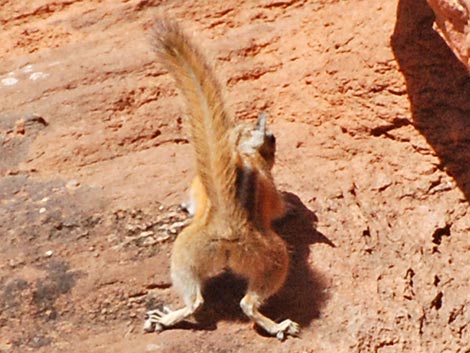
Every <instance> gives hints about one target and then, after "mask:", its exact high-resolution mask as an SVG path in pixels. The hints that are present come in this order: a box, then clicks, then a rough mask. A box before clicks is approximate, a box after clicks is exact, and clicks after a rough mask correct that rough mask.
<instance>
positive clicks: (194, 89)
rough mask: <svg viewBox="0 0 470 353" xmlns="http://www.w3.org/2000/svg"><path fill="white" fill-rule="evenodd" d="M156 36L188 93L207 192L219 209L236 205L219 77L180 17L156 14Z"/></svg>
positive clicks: (230, 123) (158, 48)
mask: <svg viewBox="0 0 470 353" xmlns="http://www.w3.org/2000/svg"><path fill="white" fill-rule="evenodd" d="M152 40H153V46H154V49H155V51H156V52H157V54H158V56H159V58H160V59H161V60H162V62H163V64H164V65H165V66H166V68H167V69H168V71H169V72H170V73H171V74H172V75H173V77H174V79H175V80H176V83H177V85H178V88H179V89H180V91H181V92H182V93H183V96H184V98H185V99H186V103H187V105H188V114H189V127H190V129H189V133H190V140H191V142H192V145H193V146H194V149H195V154H196V167H197V172H198V175H199V177H200V179H201V182H202V184H203V186H204V188H205V190H206V192H207V195H208V198H209V200H210V202H211V204H212V206H213V207H214V208H215V209H217V210H225V211H229V212H230V211H234V210H235V209H234V208H233V206H234V202H236V200H235V192H236V191H235V183H236V174H237V165H236V160H235V158H236V156H235V154H234V153H233V151H232V147H231V144H230V141H229V140H230V132H231V130H232V129H233V124H234V123H233V120H232V119H231V118H230V117H229V116H228V115H227V112H226V110H225V107H224V104H223V97H222V93H221V89H220V86H219V82H218V81H217V79H216V78H215V75H214V73H213V71H212V68H211V67H209V65H208V64H207V62H206V60H205V59H204V57H203V56H202V55H201V53H200V52H199V50H198V49H197V48H196V47H195V46H194V45H193V44H192V43H191V40H190V39H189V38H188V36H187V35H186V34H185V33H184V32H183V31H182V30H181V28H180V27H179V26H178V24H177V23H175V22H173V21H168V20H166V19H158V20H157V21H156V23H155V25H154V27H153V31H152ZM230 208H232V210H230Z"/></svg>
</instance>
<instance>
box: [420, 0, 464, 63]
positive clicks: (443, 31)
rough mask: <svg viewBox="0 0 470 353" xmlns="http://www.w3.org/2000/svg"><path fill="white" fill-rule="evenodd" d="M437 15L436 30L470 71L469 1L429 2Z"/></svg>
mask: <svg viewBox="0 0 470 353" xmlns="http://www.w3.org/2000/svg"><path fill="white" fill-rule="evenodd" d="M427 1H428V3H429V6H430V7H431V8H432V10H433V11H434V13H435V14H436V20H435V25H434V29H435V30H436V31H437V32H438V33H439V34H440V35H441V37H442V38H443V39H444V40H445V41H446V43H447V45H448V46H449V47H450V49H451V50H452V51H453V52H454V54H455V55H456V56H457V58H458V59H459V60H460V61H461V62H462V63H463V64H464V65H465V66H466V68H467V70H469V71H470V54H469V48H470V33H469V30H470V24H469V10H470V1H469V0H427Z"/></svg>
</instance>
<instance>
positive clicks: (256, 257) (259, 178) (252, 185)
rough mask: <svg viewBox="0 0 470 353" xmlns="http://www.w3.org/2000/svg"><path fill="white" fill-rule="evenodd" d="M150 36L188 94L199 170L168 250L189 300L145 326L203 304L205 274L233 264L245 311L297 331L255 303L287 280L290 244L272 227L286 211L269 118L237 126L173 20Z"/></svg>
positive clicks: (165, 323) (176, 318)
mask: <svg viewBox="0 0 470 353" xmlns="http://www.w3.org/2000/svg"><path fill="white" fill-rule="evenodd" d="M153 41H154V46H155V48H156V51H157V53H158V55H159V57H160V59H161V60H162V62H163V63H164V64H165V65H166V67H167V68H168V70H169V71H170V73H171V74H172V75H173V76H174V78H175V80H176V82H177V84H178V87H179V89H180V91H181V92H182V94H183V96H184V97H185V99H186V103H187V107H188V114H189V119H188V124H189V130H190V138H191V143H192V145H193V146H194V150H195V154H196V168H197V177H196V178H195V180H194V181H193V184H192V195H193V197H194V198H195V202H196V207H195V215H194V219H193V221H192V223H191V224H190V225H189V226H188V227H187V228H185V229H184V230H183V231H182V232H181V234H179V236H178V237H177V239H176V241H175V243H174V246H173V251H172V255H171V278H172V282H173V286H174V288H175V289H176V290H177V291H178V293H179V294H180V295H181V297H182V298H183V300H184V303H185V307H184V308H182V309H179V310H176V311H171V310H168V309H165V310H152V311H150V312H148V316H149V319H148V320H147V322H146V325H145V329H146V330H148V331H151V330H154V329H163V328H166V327H170V326H173V325H175V324H176V323H178V322H180V321H182V320H184V319H186V318H187V317H188V316H190V315H192V314H194V313H195V312H196V311H197V310H198V309H199V308H200V307H201V306H202V304H203V301H204V299H203V297H202V286H203V284H204V283H205V281H206V280H207V279H209V278H211V277H213V276H215V275H217V274H219V273H221V272H222V271H224V270H226V269H230V270H231V271H233V272H234V273H236V274H238V275H240V276H242V277H244V278H246V279H247V281H248V288H247V293H246V295H245V297H244V298H243V299H242V301H241V302H240V306H241V308H242V310H243V312H244V313H245V314H246V315H247V316H248V317H249V318H250V319H251V320H253V321H254V322H255V323H256V324H258V325H259V326H261V327H262V328H263V329H264V330H265V331H266V332H268V333H269V334H271V335H274V336H277V337H278V338H279V339H283V338H284V337H285V335H289V334H290V335H296V334H297V333H298V331H299V327H298V325H297V324H296V323H295V322H293V321H291V320H284V321H283V322H281V323H275V322H274V321H272V320H271V319H269V318H268V317H266V316H264V315H263V314H261V313H260V312H259V310H258V308H259V306H260V305H262V303H263V302H264V301H265V300H266V299H267V298H269V297H270V296H271V295H273V294H274V293H276V292H277V291H278V290H279V288H280V287H281V286H282V285H283V284H284V281H285V279H286V276H287V271H288V267H289V257H288V252H287V247H286V244H285V243H284V241H283V240H282V239H281V238H280V237H279V235H278V234H276V232H275V231H274V230H273V229H272V227H271V223H272V221H273V219H276V218H279V217H281V216H282V215H283V213H284V203H283V200H282V198H281V196H280V195H279V193H278V191H277V190H276V187H275V184H274V181H273V178H272V175H271V168H272V166H273V164H274V148H275V142H274V137H273V136H272V135H270V134H269V133H266V131H265V127H264V123H259V124H261V125H263V126H256V127H253V126H249V125H245V124H240V125H238V126H235V125H234V122H233V120H232V119H231V118H230V117H229V115H228V114H227V112H226V110H225V108H224V104H223V99H222V95H221V91H220V87H219V84H218V81H217V80H216V78H215V75H214V74H213V72H212V70H211V68H210V67H209V66H208V65H207V64H206V62H205V60H204V58H203V56H202V55H201V54H200V53H199V51H198V50H197V49H196V48H195V46H194V45H193V44H191V42H190V40H189V39H188V37H187V36H186V35H185V34H184V33H183V32H182V31H181V29H180V28H179V26H178V25H177V24H176V23H174V22H169V21H167V20H160V21H158V22H157V24H156V26H155V29H154V32H153ZM260 121H265V117H264V116H262V117H261V118H260Z"/></svg>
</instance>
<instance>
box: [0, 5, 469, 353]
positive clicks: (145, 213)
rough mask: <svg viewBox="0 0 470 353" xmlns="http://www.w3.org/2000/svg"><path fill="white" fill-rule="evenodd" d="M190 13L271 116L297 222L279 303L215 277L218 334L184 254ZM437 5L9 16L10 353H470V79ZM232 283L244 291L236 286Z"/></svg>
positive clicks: (49, 10)
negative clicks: (163, 320)
mask: <svg viewBox="0 0 470 353" xmlns="http://www.w3.org/2000/svg"><path fill="white" fill-rule="evenodd" d="M161 13H166V14H167V15H168V16H171V17H175V18H178V19H180V21H181V22H182V23H183V25H184V27H185V28H186V29H187V31H188V32H191V33H193V36H194V39H195V41H196V42H198V43H199V44H200V46H201V47H202V48H203V50H204V52H205V53H206V54H207V57H208V58H209V59H210V61H211V62H212V63H213V64H214V65H215V68H216V71H217V73H218V76H219V77H220V79H221V81H222V82H223V84H224V85H225V86H226V92H225V93H226V96H227V102H228V106H229V108H230V110H231V111H232V112H233V113H234V114H235V115H236V116H237V119H239V120H244V121H252V120H253V119H254V118H255V117H256V116H257V115H258V113H259V112H261V111H262V110H266V111H267V112H268V114H269V123H270V126H271V129H272V130H273V131H274V132H275V134H276V136H277V140H278V143H279V153H278V162H277V166H276V167H275V178H276V180H277V183H278V185H279V188H280V189H281V190H283V191H284V192H285V194H286V197H288V198H289V199H290V201H291V202H292V203H293V204H294V205H295V206H296V207H295V214H294V216H293V217H291V218H289V219H288V220H285V221H284V222H281V223H280V224H278V225H277V228H278V231H279V233H280V234H281V235H282V236H283V237H284V238H285V239H286V241H287V242H288V243H289V245H290V248H291V254H292V266H291V271H290V275H289V278H288V281H287V283H286V285H285V287H284V289H283V290H282V291H281V292H280V293H279V294H278V295H276V296H275V297H273V298H272V299H271V300H270V302H269V303H268V304H267V305H266V307H265V308H264V311H265V312H266V313H268V314H269V315H270V316H272V317H273V318H276V319H277V320H281V319H283V318H286V317H289V318H291V319H294V320H296V321H298V322H300V323H301V325H302V334H301V336H300V337H299V338H294V339H293V338H290V339H288V340H286V341H285V342H282V343H280V342H278V341H276V340H275V339H272V338H268V337H266V336H264V335H263V334H262V332H259V330H255V329H253V325H252V324H250V323H249V322H248V321H247V320H246V319H245V318H244V317H243V315H242V314H241V311H240V310H239V309H238V303H237V302H238V300H239V299H240V297H241V296H242V294H243V283H240V282H239V281H237V280H235V279H233V278H230V277H227V276H222V277H221V278H217V279H215V280H214V281H213V282H211V283H209V284H208V286H207V288H206V290H205V293H206V298H207V300H206V306H205V308H204V310H203V312H202V313H201V314H200V315H199V316H198V319H199V320H198V322H197V321H194V322H193V323H188V324H185V325H182V326H180V327H178V328H176V329H173V330H168V331H164V332H162V333H160V334H144V333H143V332H142V324H143V316H144V313H145V311H146V309H147V308H151V307H154V306H156V305H159V304H161V303H168V304H171V305H172V306H178V305H179V304H180V301H179V298H178V297H177V295H176V294H175V293H174V292H173V290H172V288H171V282H170V280H169V252H170V249H171V245H172V242H173V240H174V239H175V237H176V236H177V234H178V232H179V231H180V229H181V228H182V227H183V226H184V224H185V223H186V222H187V221H188V220H187V218H186V215H184V214H183V213H181V212H180V211H179V209H178V203H180V202H181V201H182V200H184V199H185V197H186V196H185V195H186V192H187V189H188V185H189V181H190V179H191V177H192V175H193V168H192V152H191V147H190V146H189V144H188V142H187V139H186V136H185V133H184V130H183V127H182V106H181V101H180V99H179V98H178V96H177V93H176V90H175V86H174V83H173V81H172V80H171V79H170V77H169V76H168V74H167V73H166V71H165V70H164V69H163V68H162V67H161V66H160V64H159V63H158V62H155V60H154V59H155V58H154V55H153V53H152V51H151V48H150V45H149V42H148V40H149V38H148V35H147V30H148V28H149V25H150V23H151V20H152V18H153V17H154V16H155V15H156V14H161ZM433 22H434V15H433V12H432V11H431V9H430V8H429V6H428V5H427V3H426V1H425V0H392V1H381V0H350V1H339V0H318V1H296V0H260V1H256V2H253V1H247V0H245V1H243V0H242V1H225V2H218V1H200V2H196V3H192V2H184V1H157V0H154V1H152V0H140V1H136V0H128V1H127V0H122V1H118V0H103V1H100V2H96V1H91V0H82V1H78V0H77V1H73V0H72V1H70V0H56V1H53V0H35V1H31V2H27V4H26V2H20V1H13V0H5V1H2V2H1V4H0V25H1V28H2V30H1V32H0V39H1V40H0V48H1V49H2V50H1V51H0V60H1V66H0V97H1V98H0V237H1V241H2V244H3V245H2V247H1V248H0V352H5V353H7V352H8V353H9V352H28V351H34V352H64V351H66V352H111V351H112V352H118V353H119V352H122V353H124V352H125V353H130V352H214V353H215V352H217V353H221V352H248V353H250V352H266V351H270V352H299V353H300V352H380V353H385V352H459V353H464V352H467V353H468V352H470V348H469V347H470V297H469V292H470V284H469V283H470V271H469V268H470V260H469V257H468V252H469V251H470V238H469V231H470V208H469V200H470V169H469V165H470V139H469V137H468V136H470V119H469V112H470V100H468V96H469V94H470V79H469V78H468V75H467V71H466V70H465V68H464V67H463V66H462V65H461V64H460V62H459V61H458V60H457V59H456V57H455V56H454V55H453V54H452V52H451V51H450V50H449V49H448V47H447V46H446V44H445V42H444V41H443V39H442V38H441V37H440V36H439V35H438V34H437V33H436V32H435V31H434V30H433ZM228 288H229V289H230V290H228Z"/></svg>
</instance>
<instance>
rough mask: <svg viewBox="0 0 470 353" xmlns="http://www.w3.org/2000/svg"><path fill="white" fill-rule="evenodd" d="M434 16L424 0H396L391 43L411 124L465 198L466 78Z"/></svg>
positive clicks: (469, 100)
mask: <svg viewBox="0 0 470 353" xmlns="http://www.w3.org/2000/svg"><path fill="white" fill-rule="evenodd" d="M433 22H434V14H433V12H432V10H431V8H430V7H429V6H428V4H427V3H426V1H425V0H400V1H399V4H398V9H397V19H396V25H395V30H394V33H393V35H392V38H391V45H392V49H393V52H394V55H395V57H396V60H397V62H398V64H399V66H400V70H401V72H402V73H403V75H404V77H405V80H406V86H407V91H408V96H409V100H410V105H411V112H412V116H413V125H414V126H415V127H416V128H417V129H418V130H419V131H420V132H421V133H422V134H423V135H424V137H425V138H426V140H427V141H428V143H429V144H430V145H431V146H432V148H433V149H434V151H435V153H436V154H437V156H438V157H439V159H440V161H441V165H440V169H442V170H445V171H446V172H447V173H448V174H449V175H450V176H452V177H453V178H454V179H455V181H456V183H457V185H458V187H459V188H460V189H461V190H462V192H463V193H464V195H465V197H466V199H467V201H470V168H469V166H470V78H469V75H468V73H467V71H466V69H465V67H464V66H463V65H462V64H461V63H460V62H459V61H458V59H457V58H456V57H455V56H454V54H453V53H452V52H451V50H450V49H449V48H448V47H447V45H446V43H445V42H444V40H443V39H442V38H441V37H440V36H439V34H438V33H436V32H435V31H434V30H433Z"/></svg>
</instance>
